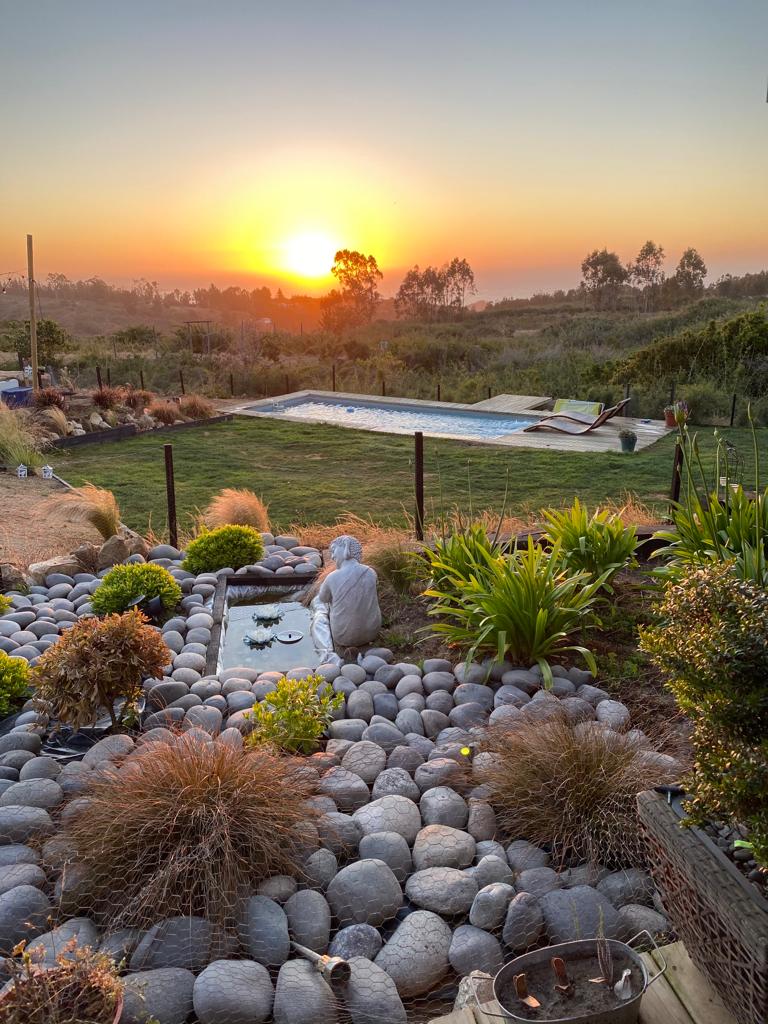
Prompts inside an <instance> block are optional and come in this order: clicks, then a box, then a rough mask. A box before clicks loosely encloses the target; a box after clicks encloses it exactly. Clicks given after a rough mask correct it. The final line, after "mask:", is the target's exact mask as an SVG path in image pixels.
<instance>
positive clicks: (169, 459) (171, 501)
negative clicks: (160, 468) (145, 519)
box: [163, 444, 179, 548]
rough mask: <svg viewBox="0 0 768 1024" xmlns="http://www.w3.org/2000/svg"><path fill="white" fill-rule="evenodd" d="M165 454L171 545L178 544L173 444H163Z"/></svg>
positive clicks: (175, 545)
mask: <svg viewBox="0 0 768 1024" xmlns="http://www.w3.org/2000/svg"><path fill="white" fill-rule="evenodd" d="M163 453H164V455H165V495H166V500H167V503H168V539H169V542H170V544H171V546H172V547H174V548H176V547H178V546H179V535H178V530H177V527H176V486H175V484H174V479H173V445H172V444H164V445H163Z"/></svg>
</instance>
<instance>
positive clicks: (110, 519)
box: [44, 484, 120, 540]
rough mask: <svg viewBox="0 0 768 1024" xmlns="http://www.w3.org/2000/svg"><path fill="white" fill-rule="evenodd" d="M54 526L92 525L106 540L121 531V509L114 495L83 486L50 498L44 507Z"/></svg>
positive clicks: (99, 488)
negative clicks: (67, 524)
mask: <svg viewBox="0 0 768 1024" xmlns="http://www.w3.org/2000/svg"><path fill="white" fill-rule="evenodd" d="M44 509H45V512H46V514H47V515H48V516H49V517H50V521H51V522H52V523H55V522H57V521H58V522H69V523H71V522H79V523H90V524H91V526H94V527H95V528H96V529H97V530H98V531H99V533H100V534H101V536H102V537H103V538H104V540H108V539H109V538H110V537H113V536H114V535H115V534H116V533H117V532H118V530H119V529H120V506H119V505H118V504H117V499H116V498H115V496H114V494H113V493H112V492H111V491H108V490H106V489H105V488H103V487H96V486H95V485H94V484H83V486H82V487H75V488H73V489H72V490H71V491H66V492H64V493H63V494H56V495H53V496H51V497H50V498H48V500H47V501H46V502H45V504H44Z"/></svg>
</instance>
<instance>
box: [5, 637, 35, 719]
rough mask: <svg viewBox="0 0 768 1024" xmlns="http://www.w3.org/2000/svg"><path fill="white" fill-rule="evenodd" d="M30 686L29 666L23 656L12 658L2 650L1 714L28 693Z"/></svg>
mask: <svg viewBox="0 0 768 1024" xmlns="http://www.w3.org/2000/svg"><path fill="white" fill-rule="evenodd" d="M28 687H29V666H28V664H27V662H26V661H25V660H24V659H23V658H11V657H9V656H8V655H7V654H6V653H5V651H0V715H7V714H8V713H9V711H10V710H11V708H12V707H13V706H14V705H15V704H17V703H18V702H19V701H20V700H21V699H22V697H24V696H25V695H26V692H27V689H28Z"/></svg>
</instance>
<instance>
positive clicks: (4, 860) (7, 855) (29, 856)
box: [0, 843, 40, 867]
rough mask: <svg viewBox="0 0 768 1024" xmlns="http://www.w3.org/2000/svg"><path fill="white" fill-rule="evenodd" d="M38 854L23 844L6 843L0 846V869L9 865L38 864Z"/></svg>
mask: <svg viewBox="0 0 768 1024" xmlns="http://www.w3.org/2000/svg"><path fill="white" fill-rule="evenodd" d="M39 863H40V854H39V853H38V852H37V851H36V850H33V849H32V847H31V846H24V844H23V843H8V844H7V845H6V846H0V867H8V866H9V865H11V864H39Z"/></svg>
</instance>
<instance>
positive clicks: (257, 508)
mask: <svg viewBox="0 0 768 1024" xmlns="http://www.w3.org/2000/svg"><path fill="white" fill-rule="evenodd" d="M202 520H203V522H204V523H205V525H206V526H207V527H208V529H210V530H215V529H217V528H218V527H220V526H252V527H253V528H254V529H255V530H260V531H261V532H262V533H268V532H269V511H268V508H267V506H266V505H265V503H264V502H263V501H262V500H261V498H260V497H259V496H258V495H257V494H254V493H253V491H249V490H247V489H246V488H238V487H225V488H224V490H222V491H219V493H218V494H217V495H215V496H214V497H213V498H212V499H211V502H210V504H209V505H208V507H207V508H206V509H205V511H204V512H203V515H202Z"/></svg>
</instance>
